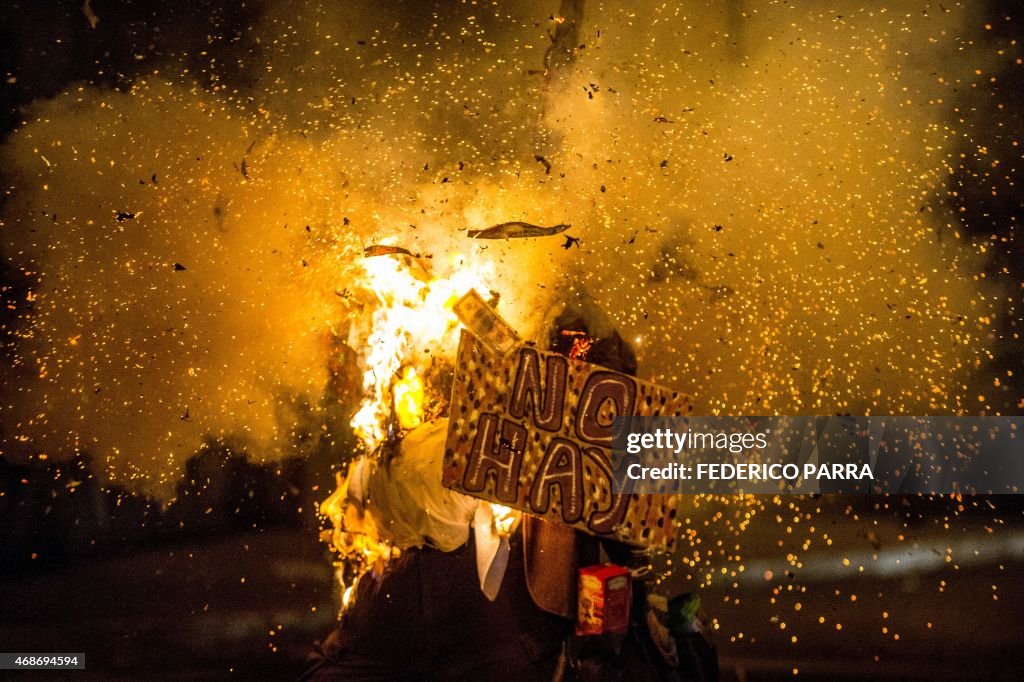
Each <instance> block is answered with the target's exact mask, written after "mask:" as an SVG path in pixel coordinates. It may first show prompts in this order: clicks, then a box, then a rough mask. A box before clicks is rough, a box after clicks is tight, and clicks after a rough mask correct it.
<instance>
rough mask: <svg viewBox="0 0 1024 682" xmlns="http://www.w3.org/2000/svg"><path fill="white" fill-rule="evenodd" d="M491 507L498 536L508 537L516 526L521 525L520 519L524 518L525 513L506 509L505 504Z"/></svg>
mask: <svg viewBox="0 0 1024 682" xmlns="http://www.w3.org/2000/svg"><path fill="white" fill-rule="evenodd" d="M490 505H491V516H492V517H493V518H494V530H495V532H497V533H498V535H500V536H502V537H506V538H507V537H508V536H509V535H511V534H512V531H513V530H515V527H516V524H517V523H519V519H521V518H522V517H523V513H522V512H520V511H517V510H515V509H512V508H511V507H506V506H505V505H503V504H496V503H494V502H491V503H490Z"/></svg>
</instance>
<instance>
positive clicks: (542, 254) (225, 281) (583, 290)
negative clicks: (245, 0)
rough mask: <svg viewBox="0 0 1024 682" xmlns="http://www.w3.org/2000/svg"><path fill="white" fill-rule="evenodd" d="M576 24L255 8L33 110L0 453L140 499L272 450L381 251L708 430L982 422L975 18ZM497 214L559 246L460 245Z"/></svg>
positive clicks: (596, 16) (414, 8)
mask: <svg viewBox="0 0 1024 682" xmlns="http://www.w3.org/2000/svg"><path fill="white" fill-rule="evenodd" d="M951 4H954V5H955V3H951ZM563 5H564V7H562V8H559V7H558V6H557V3H554V2H525V3H517V5H516V7H515V8H514V9H509V8H507V7H505V6H504V3H502V4H501V5H499V4H498V3H494V4H484V3H463V4H461V5H454V3H453V4H452V5H451V6H449V5H448V4H445V5H431V4H429V3H408V4H403V3H395V4H388V5H386V6H384V7H381V6H379V3H371V2H353V3H345V4H344V6H339V5H337V4H334V3H324V4H323V5H319V4H316V3H298V2H291V3H288V2H282V3H273V4H272V5H271V6H268V8H267V10H266V12H265V13H264V15H263V16H262V17H261V19H260V21H259V22H258V23H257V24H256V25H254V26H251V27H247V28H246V29H245V30H244V31H242V32H241V33H240V34H239V35H238V36H236V38H237V39H236V40H231V41H228V40H225V41H222V42H217V43H216V44H215V45H214V46H213V47H211V49H210V51H209V53H208V54H206V53H204V54H202V55H195V54H189V55H184V54H182V55H173V56H165V57H163V58H161V59H159V60H156V59H154V61H153V67H152V69H151V70H150V71H149V72H148V73H146V74H145V75H143V76H140V77H138V78H137V79H136V80H135V81H134V82H133V84H132V85H131V87H129V88H125V89H123V91H115V90H112V89H104V88H98V87H93V86H88V85H78V86H75V87H71V88H69V89H68V90H67V91H66V92H64V93H62V94H60V95H58V96H57V97H54V98H53V99H51V100H48V101H40V102H37V103H36V104H35V105H34V106H33V107H32V109H31V110H30V111H28V112H27V115H26V117H25V119H26V122H25V124H24V125H22V126H21V127H20V128H19V129H18V130H16V131H15V132H14V133H13V134H12V135H11V136H10V137H9V138H8V140H7V141H6V143H5V144H4V147H3V150H2V154H3V158H4V159H5V166H6V168H5V171H4V173H5V177H6V179H7V182H6V184H7V186H8V188H9V189H8V197H7V201H6V203H5V205H4V206H3V213H2V220H3V223H2V228H0V246H2V250H3V255H4V257H5V258H6V259H7V260H8V261H9V262H11V263H12V264H14V265H15V266H16V267H18V268H20V269H21V270H23V271H25V272H27V273H29V274H30V275H31V277H32V278H34V280H35V281H37V282H38V284H37V285H36V286H34V287H33V288H32V292H31V294H30V296H31V299H32V300H31V311H30V314H29V316H28V318H27V319H26V320H23V321H22V323H21V325H20V327H19V336H20V339H19V341H18V345H17V350H16V355H15V362H14V364H13V365H12V366H11V367H7V368H5V369H4V371H5V373H6V376H5V378H4V383H5V386H7V387H8V390H6V391H5V396H4V399H3V401H2V405H0V409H2V410H3V419H4V421H5V422H6V423H7V425H8V426H7V431H6V434H5V440H6V442H5V443H4V444H3V448H4V454H6V455H8V456H25V455H27V454H37V453H40V452H48V453H51V454H52V455H53V456H59V455H62V454H63V455H66V454H68V453H70V452H71V451H73V450H75V449H86V450H89V451H91V452H93V453H94V454H96V455H98V456H99V458H100V460H101V461H103V462H105V463H106V465H107V473H108V475H109V476H111V477H112V478H114V479H117V480H132V481H136V482H137V483H138V484H140V485H142V486H144V487H147V488H150V489H154V490H159V489H161V487H163V486H166V485H167V484H168V483H169V482H170V481H173V480H174V479H175V478H176V477H177V476H178V475H179V473H180V471H179V466H180V464H181V462H182V461H183V460H184V459H185V458H187V457H188V456H189V455H190V454H191V453H193V452H194V451H195V449H196V448H197V447H198V446H199V444H200V443H201V441H202V439H203V437H204V436H207V435H212V436H215V437H234V438H242V439H244V441H245V442H246V443H247V445H248V447H250V448H251V449H252V451H253V452H255V453H257V454H259V455H261V456H265V457H273V456H279V455H281V454H285V453H288V452H290V451H291V450H292V449H293V448H294V447H295V442H296V439H297V437H298V435H299V434H298V430H299V429H300V428H305V427H304V426H303V425H307V424H309V423H311V422H312V423H316V422H317V420H318V419H321V420H322V418H323V414H324V410H325V409H326V408H325V403H326V402H327V401H329V400H331V399H333V398H331V397H330V396H328V394H327V387H328V385H329V383H330V380H331V377H330V372H329V370H328V367H329V365H330V362H331V360H332V358H333V357H334V353H335V352H336V346H335V345H334V344H333V342H332V339H335V338H339V337H340V338H349V334H350V332H351V323H352V320H351V315H352V308H351V304H350V303H349V302H348V301H347V300H346V293H347V286H348V284H347V283H348V282H350V281H351V280H352V277H353V276H354V273H355V272H356V271H357V270H358V268H359V262H360V258H361V255H362V249H363V247H364V246H366V245H368V244H372V243H378V242H381V241H385V240H387V241H390V242H391V243H395V244H399V245H402V246H405V247H406V248H409V249H410V250H412V251H414V252H416V253H418V254H420V255H421V256H423V257H424V258H423V259H422V260H423V261H424V262H426V263H428V265H429V267H430V268H432V269H433V271H434V272H435V273H436V274H444V273H446V272H451V271H452V269H454V268H458V267H463V266H465V265H466V264H467V263H484V262H485V263H491V264H492V265H493V268H494V272H495V273H496V277H495V286H494V288H495V290H496V291H497V293H499V294H500V295H501V299H500V300H501V304H500V310H501V312H502V314H503V315H505V316H506V317H507V318H508V319H509V320H510V321H511V322H512V323H513V324H515V325H516V326H517V327H519V328H520V329H522V330H524V333H526V334H527V335H528V336H531V335H532V336H538V335H539V334H540V331H541V330H542V329H543V325H544V324H545V321H546V319H547V318H549V317H550V315H551V311H552V310H553V307H554V306H557V305H559V304H560V303H562V302H564V301H566V300H573V299H575V298H578V297H587V298H591V299H594V300H596V301H598V302H599V304H600V305H601V307H602V308H603V309H604V310H605V311H606V312H607V313H608V315H609V316H611V317H612V318H613V319H614V320H615V321H616V323H617V324H618V325H619V328H620V330H621V331H622V332H623V333H624V335H625V336H626V337H627V338H628V339H629V340H630V341H631V342H632V343H633V344H634V345H635V347H636V349H637V352H638V355H639V358H640V363H641V374H642V375H643V376H644V378H651V379H654V380H656V381H659V382H662V383H665V384H668V385H671V386H673V387H676V388H679V389H681V390H683V391H687V392H689V393H692V394H693V395H694V396H695V398H696V408H697V411H698V412H700V413H732V414H744V413H745V414H769V413H776V414H783V413H804V414H829V413H836V412H850V413H855V414H860V413H867V414H881V413H922V412H928V413H932V412H941V413H947V412H963V411H968V412H969V411H974V410H979V409H983V408H984V407H985V399H984V397H983V396H982V397H981V398H980V399H979V396H977V395H976V394H975V393H976V392H975V391H974V390H973V389H971V388H970V387H971V386H973V385H974V384H975V383H977V382H976V381H975V380H974V373H977V372H978V370H979V368H984V366H985V364H986V362H987V361H988V359H989V357H990V345H991V344H992V343H993V336H994V335H993V332H992V328H993V324H994V320H996V319H997V318H998V315H999V313H1000V310H1001V303H1000V296H1001V293H1002V292H1000V291H999V290H998V289H996V288H995V287H994V286H991V285H987V284H986V283H985V281H984V278H983V277H981V276H980V273H981V271H982V269H983V266H984V262H985V261H984V259H985V254H984V252H983V250H984V249H983V247H982V246H980V245H978V244H974V243H971V242H970V241H969V240H967V239H965V238H964V237H963V236H962V235H959V234H958V233H957V227H956V226H957V219H956V216H955V215H953V214H952V212H951V211H950V209H949V208H947V204H946V191H947V190H946V185H945V183H946V181H947V177H948V175H949V173H950V172H951V171H950V169H951V167H952V166H954V165H955V159H954V151H955V148H954V145H955V144H957V143H958V142H959V141H960V139H959V138H958V136H959V135H961V133H960V132H959V131H958V129H957V126H956V123H955V122H956V111H955V107H956V106H958V105H959V104H960V100H959V99H958V98H959V97H962V95H959V94H958V93H959V92H961V91H964V90H968V89H969V86H970V84H973V83H983V81H984V80H985V78H986V76H985V75H984V74H985V72H986V69H987V68H988V66H989V65H988V64H987V63H985V62H986V60H987V59H988V58H987V57H984V56H982V55H977V54H975V55H972V58H973V61H972V59H965V58H964V53H963V51H962V49H961V48H963V47H964V46H965V45H968V44H969V41H970V40H971V38H972V36H976V34H979V33H980V32H982V31H983V27H980V26H975V25H974V24H973V21H974V19H973V17H972V16H971V13H970V12H969V11H968V9H965V8H962V7H956V6H954V7H953V8H952V9H948V10H943V9H939V8H938V7H935V6H932V5H931V4H930V3H921V4H920V6H918V5H916V4H915V5H914V7H912V8H911V7H909V6H908V7H907V8H905V9H904V7H903V5H901V6H900V9H899V10H895V9H885V8H883V7H877V8H864V7H860V6H859V5H858V4H853V3H845V2H843V3H839V9H834V10H832V9H830V10H828V11H826V10H825V9H823V8H822V7H821V5H820V3H815V2H810V1H807V2H795V3H794V2H789V3H745V2H740V1H737V2H731V3H711V2H708V3H669V4H664V3H635V2H621V3H620V2H602V3H596V2H593V3H586V4H584V3H580V2H575V3H563ZM567 8H568V9H567ZM581 9H582V12H580V10H581ZM569 10H572V12H573V13H572V14H571V15H570V16H568V17H566V15H565V14H560V12H561V13H566V12H568V11H569ZM101 19H102V17H101ZM566 19H568V20H569V21H573V20H575V21H577V22H578V23H577V24H576V25H575V26H576V31H575V32H574V33H566V32H565V31H563V32H562V33H561V34H560V33H559V28H560V27H561V26H565V25H566V24H565V21H566ZM567 35H568V36H571V38H572V39H573V42H575V43H576V44H575V45H571V44H566V43H565V36H567ZM560 36H561V38H560ZM553 39H554V40H556V44H557V46H558V47H559V48H561V50H560V51H556V52H552V51H550V50H549V47H550V46H551V45H552V40H553ZM558 40H561V41H562V42H561V43H558V42H557V41H558ZM197 62H198V63H202V64H204V66H202V67H201V68H197V67H196V66H195V65H196V63H197ZM512 220H522V221H526V222H530V223H533V224H538V225H554V224H557V223H571V224H572V227H571V228H570V230H569V231H568V232H567V233H566V234H568V235H570V236H572V237H574V238H577V239H579V244H578V245H574V244H573V243H571V242H566V241H565V240H564V235H563V236H560V237H551V238H544V239H536V240H510V241H508V242H494V241H491V242H488V243H482V242H474V241H471V240H468V239H467V238H466V236H465V231H466V230H467V229H478V228H481V227H487V226H489V225H493V224H496V223H500V222H506V221H512ZM356 398H357V397H356ZM354 399H355V398H354Z"/></svg>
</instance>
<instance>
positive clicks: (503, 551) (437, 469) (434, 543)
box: [348, 419, 511, 601]
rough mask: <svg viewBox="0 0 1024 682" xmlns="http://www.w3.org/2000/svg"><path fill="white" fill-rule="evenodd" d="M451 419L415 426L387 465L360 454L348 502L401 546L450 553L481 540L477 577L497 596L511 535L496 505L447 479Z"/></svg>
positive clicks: (490, 594) (490, 595)
mask: <svg viewBox="0 0 1024 682" xmlns="http://www.w3.org/2000/svg"><path fill="white" fill-rule="evenodd" d="M447 432H448V420H447V419H438V420H435V421H432V422H429V423H427V424H424V425H422V426H420V427H418V428H416V429H413V430H412V431H410V432H409V433H408V434H406V436H405V438H403V439H402V442H401V443H400V444H399V446H398V452H397V453H395V456H394V457H392V458H391V460H390V461H389V462H388V463H387V464H378V463H377V462H376V461H374V460H371V459H369V458H360V459H359V460H356V461H355V462H353V463H352V465H351V467H349V478H348V480H349V489H348V501H349V503H351V504H356V505H358V506H359V508H360V510H361V511H363V512H364V513H365V514H368V515H370V516H371V517H372V518H373V521H374V522H375V524H376V526H377V528H378V531H379V532H380V534H381V536H382V537H381V539H382V540H384V541H386V542H389V543H391V544H392V545H394V546H395V547H398V548H399V549H402V550H405V549H408V548H410V547H423V546H424V545H426V546H429V547H433V548H435V549H439V550H441V551H444V552H450V551H452V550H455V549H458V548H459V547H461V546H462V545H464V544H466V541H467V540H469V528H470V524H472V526H473V539H474V541H475V542H474V544H475V545H476V567H477V576H478V577H479V579H480V589H481V591H482V592H483V593H484V595H485V596H486V597H487V598H488V599H490V600H491V601H494V599H495V598H497V596H498V591H499V590H500V589H501V583H502V579H503V578H504V576H505V569H506V568H507V566H508V561H509V554H510V551H511V550H510V547H509V541H508V537H507V536H506V535H504V534H502V533H499V532H498V531H497V529H496V527H495V522H494V514H493V512H492V510H491V506H490V505H489V504H488V503H486V502H482V501H481V500H478V499H476V498H475V497H470V496H468V495H463V494H461V493H458V492H455V491H453V490H449V489H448V488H446V487H444V485H442V483H441V478H442V475H443V467H444V442H445V436H446V435H447Z"/></svg>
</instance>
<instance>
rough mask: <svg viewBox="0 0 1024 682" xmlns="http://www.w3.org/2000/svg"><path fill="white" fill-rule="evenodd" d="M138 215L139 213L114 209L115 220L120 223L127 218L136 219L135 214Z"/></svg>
mask: <svg viewBox="0 0 1024 682" xmlns="http://www.w3.org/2000/svg"><path fill="white" fill-rule="evenodd" d="M137 215H139V214H138V213H128V212H126V211H114V220H116V221H117V222H119V223H123V222H124V221H126V220H135V216H137Z"/></svg>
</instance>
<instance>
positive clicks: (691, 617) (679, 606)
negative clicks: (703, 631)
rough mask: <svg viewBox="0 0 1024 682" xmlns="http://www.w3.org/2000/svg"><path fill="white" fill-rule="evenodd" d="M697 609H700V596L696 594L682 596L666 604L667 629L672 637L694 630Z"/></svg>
mask: <svg viewBox="0 0 1024 682" xmlns="http://www.w3.org/2000/svg"><path fill="white" fill-rule="evenodd" d="M698 609H700V596H698V595H696V594H691V593H687V594H682V595H679V596H678V597H675V598H674V599H672V600H671V601H670V602H669V603H668V629H669V632H671V633H672V636H673V637H679V636H681V635H685V634H687V633H690V632H694V631H695V630H696V627H695V623H696V621H697V610H698Z"/></svg>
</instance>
